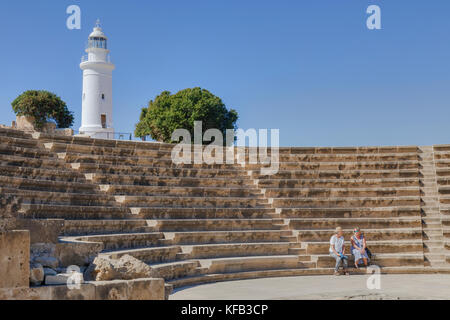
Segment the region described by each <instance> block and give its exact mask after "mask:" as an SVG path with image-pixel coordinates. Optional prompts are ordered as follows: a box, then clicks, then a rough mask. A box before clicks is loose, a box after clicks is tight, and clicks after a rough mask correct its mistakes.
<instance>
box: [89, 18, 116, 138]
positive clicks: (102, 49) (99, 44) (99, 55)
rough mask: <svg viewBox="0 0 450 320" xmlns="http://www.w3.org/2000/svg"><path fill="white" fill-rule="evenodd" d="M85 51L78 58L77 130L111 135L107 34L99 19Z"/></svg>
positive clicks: (110, 81)
mask: <svg viewBox="0 0 450 320" xmlns="http://www.w3.org/2000/svg"><path fill="white" fill-rule="evenodd" d="M86 53H87V55H85V56H83V58H82V59H81V64H80V68H81V70H83V96H82V119H81V128H80V134H84V135H88V136H90V137H92V138H100V139H114V129H113V103H112V71H113V70H114V69H115V66H114V64H112V63H111V61H110V56H109V50H108V38H107V37H106V35H105V34H104V33H103V31H102V28H101V27H100V21H99V20H97V24H96V26H95V27H94V31H93V32H92V33H91V34H90V35H89V40H88V44H87V47H86Z"/></svg>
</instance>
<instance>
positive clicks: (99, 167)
mask: <svg viewBox="0 0 450 320" xmlns="http://www.w3.org/2000/svg"><path fill="white" fill-rule="evenodd" d="M71 167H72V169H76V170H78V171H80V172H83V173H97V174H120V175H131V176H132V175H136V174H139V175H148V176H167V177H169V176H173V177H180V178H181V177H186V178H189V177H190V178H232V177H236V175H239V174H242V170H241V169H239V170H236V169H207V168H197V169H196V168H183V167H180V168H176V167H174V168H172V167H158V166H153V165H147V166H145V165H109V164H104V163H72V164H71Z"/></svg>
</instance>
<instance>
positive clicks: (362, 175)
mask: <svg viewBox="0 0 450 320" xmlns="http://www.w3.org/2000/svg"><path fill="white" fill-rule="evenodd" d="M251 174H252V177H253V178H254V179H258V180H259V181H261V180H263V179H280V178H281V179H297V180H303V179H381V178H383V179H385V178H417V177H418V175H419V169H400V170H350V171H340V170H321V171H314V170H313V171H311V170H309V171H307V170H284V171H279V172H278V173H277V174H276V175H273V176H267V175H262V174H261V173H260V171H259V170H253V171H252V172H251Z"/></svg>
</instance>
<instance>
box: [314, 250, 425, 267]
mask: <svg viewBox="0 0 450 320" xmlns="http://www.w3.org/2000/svg"><path fill="white" fill-rule="evenodd" d="M348 257H349V259H348V263H349V265H350V264H354V257H353V256H350V255H349V256H348ZM312 258H313V259H315V258H317V267H318V268H330V267H333V266H334V265H335V263H336V260H335V259H334V258H333V257H331V256H330V255H318V256H312ZM371 262H372V263H373V264H376V265H378V266H381V267H405V266H424V257H423V254H420V253H417V254H413V253H408V254H399V253H394V254H389V253H386V254H377V255H376V256H375V258H374V259H372V261H371Z"/></svg>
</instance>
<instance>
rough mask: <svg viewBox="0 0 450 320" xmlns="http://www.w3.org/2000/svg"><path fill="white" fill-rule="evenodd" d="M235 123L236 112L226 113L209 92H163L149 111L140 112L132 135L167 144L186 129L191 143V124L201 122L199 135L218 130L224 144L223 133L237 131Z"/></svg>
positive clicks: (200, 90) (192, 128)
mask: <svg viewBox="0 0 450 320" xmlns="http://www.w3.org/2000/svg"><path fill="white" fill-rule="evenodd" d="M237 120H238V114H237V112H236V111H235V110H234V109H230V110H227V108H226V107H225V104H224V103H223V102H222V100H221V99H220V98H218V97H216V96H215V95H213V94H212V93H211V92H209V91H208V90H205V89H201V88H193V89H185V90H181V91H179V92H177V93H176V94H171V93H170V92H169V91H164V92H162V93H161V94H160V95H158V96H157V97H156V98H155V100H154V101H153V100H152V101H150V103H149V105H148V108H142V111H141V115H140V117H139V123H138V124H137V125H136V130H135V132H134V134H135V136H136V137H145V136H151V137H152V139H154V140H156V141H160V142H167V143H170V142H173V141H172V139H171V138H172V133H173V132H174V131H175V130H176V129H186V130H188V131H189V132H190V133H191V137H192V139H193V137H194V122H195V121H202V122H203V126H202V130H203V132H202V133H204V132H205V131H206V130H208V129H218V130H220V131H221V132H222V134H223V136H224V140H225V135H226V130H227V129H236V122H237ZM208 143H209V142H208Z"/></svg>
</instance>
